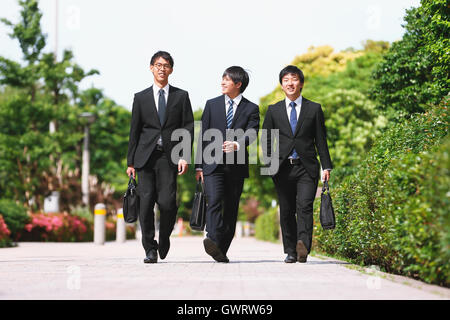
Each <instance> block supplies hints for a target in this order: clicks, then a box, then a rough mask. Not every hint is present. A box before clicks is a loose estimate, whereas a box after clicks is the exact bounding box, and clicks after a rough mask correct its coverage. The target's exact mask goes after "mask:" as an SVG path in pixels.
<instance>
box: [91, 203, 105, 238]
mask: <svg viewBox="0 0 450 320" xmlns="http://www.w3.org/2000/svg"><path fill="white" fill-rule="evenodd" d="M94 216H95V217H94V243H95V244H104V243H105V220H106V206H105V205H104V204H103V203H97V204H96V205H95V207H94Z"/></svg>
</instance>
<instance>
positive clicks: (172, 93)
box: [162, 85, 177, 127]
mask: <svg viewBox="0 0 450 320" xmlns="http://www.w3.org/2000/svg"><path fill="white" fill-rule="evenodd" d="M176 92H177V90H176V89H175V88H174V87H172V86H171V85H169V97H168V98H167V105H166V114H165V116H164V122H163V125H162V126H163V127H164V126H165V125H166V122H167V118H168V117H169V112H170V110H171V109H172V108H173V107H174V106H175V101H176V99H175V98H176Z"/></svg>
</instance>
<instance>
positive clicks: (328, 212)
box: [320, 181, 336, 230]
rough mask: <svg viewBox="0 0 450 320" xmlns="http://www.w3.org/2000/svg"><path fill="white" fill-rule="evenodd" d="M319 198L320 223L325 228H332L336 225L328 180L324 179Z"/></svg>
mask: <svg viewBox="0 0 450 320" xmlns="http://www.w3.org/2000/svg"><path fill="white" fill-rule="evenodd" d="M320 200H321V201H320V224H321V225H322V228H324V229H325V230H328V229H334V228H335V227H336V219H335V215H334V209H333V203H332V201H331V195H330V188H329V186H328V181H324V183H323V187H322V194H321V196H320Z"/></svg>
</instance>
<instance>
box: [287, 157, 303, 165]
mask: <svg viewBox="0 0 450 320" xmlns="http://www.w3.org/2000/svg"><path fill="white" fill-rule="evenodd" d="M288 161H289V163H290V164H292V165H295V164H302V162H301V161H300V159H291V158H289V159H288Z"/></svg>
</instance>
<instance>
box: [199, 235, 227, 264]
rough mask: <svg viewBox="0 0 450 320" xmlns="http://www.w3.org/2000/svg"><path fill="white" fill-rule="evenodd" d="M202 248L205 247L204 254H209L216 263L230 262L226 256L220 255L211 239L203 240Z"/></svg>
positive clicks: (220, 252)
mask: <svg viewBox="0 0 450 320" xmlns="http://www.w3.org/2000/svg"><path fill="white" fill-rule="evenodd" d="M203 246H204V247H205V251H206V253H207V254H209V255H210V256H211V257H212V258H213V259H214V260H216V261H217V262H224V263H228V262H230V260H229V259H228V258H227V256H226V255H224V254H223V253H222V251H221V250H220V249H219V247H218V246H217V244H216V243H215V242H214V241H212V240H211V239H209V238H205V239H204V240H203Z"/></svg>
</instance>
